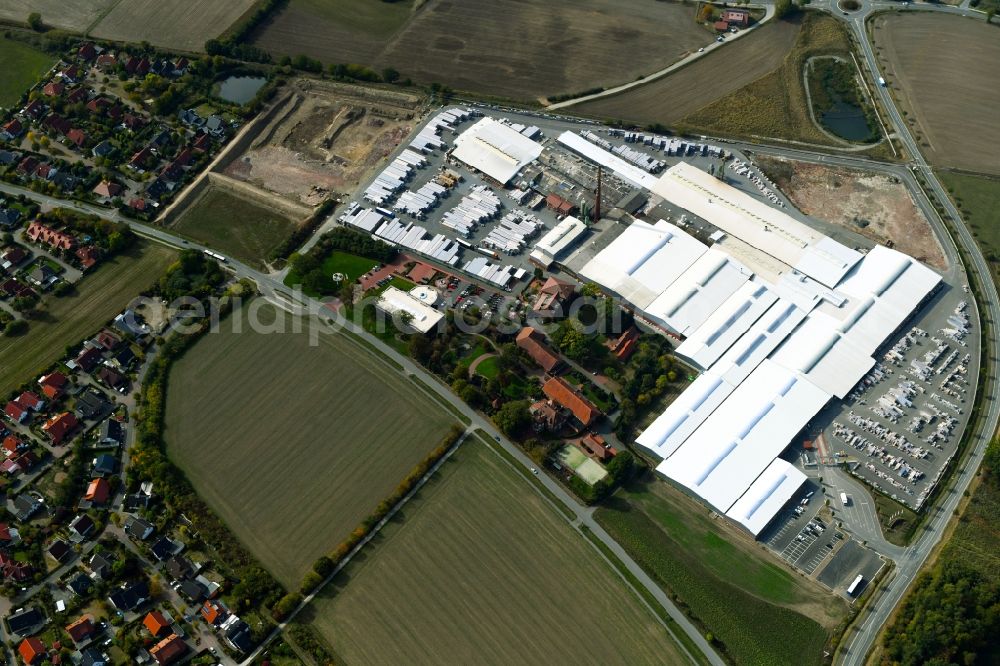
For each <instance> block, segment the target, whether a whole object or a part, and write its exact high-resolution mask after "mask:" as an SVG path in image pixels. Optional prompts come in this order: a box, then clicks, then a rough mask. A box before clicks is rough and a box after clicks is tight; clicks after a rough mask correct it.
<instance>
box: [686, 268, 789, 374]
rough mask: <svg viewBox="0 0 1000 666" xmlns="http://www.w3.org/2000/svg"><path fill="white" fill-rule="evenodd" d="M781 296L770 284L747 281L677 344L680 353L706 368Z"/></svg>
mask: <svg viewBox="0 0 1000 666" xmlns="http://www.w3.org/2000/svg"><path fill="white" fill-rule="evenodd" d="M777 299H778V297H777V296H776V295H775V293H774V292H773V291H771V290H770V289H768V288H767V285H765V284H763V283H761V282H755V281H751V282H746V283H744V284H743V286H741V287H740V288H739V289H737V290H736V291H735V292H733V295H732V296H730V297H729V298H727V299H726V300H725V302H723V303H722V305H720V306H719V307H718V308H717V309H716V310H715V312H713V313H712V314H711V315H709V317H708V319H706V320H705V323H703V324H702V325H701V326H699V327H698V328H696V329H695V330H694V331H692V332H691V334H690V335H689V336H688V338H687V340H685V341H684V342H682V343H681V344H680V346H678V347H677V354H678V355H680V356H683V357H684V358H686V359H688V360H690V361H691V362H692V363H693V364H694V365H695V366H696V367H698V368H700V369H701V370H706V369H708V368H709V367H711V366H712V364H713V363H715V362H716V361H717V360H718V359H719V357H720V356H722V355H723V354H724V353H725V352H726V350H727V349H729V348H730V347H731V346H732V345H733V343H735V342H736V341H737V340H739V339H740V337H741V336H742V335H743V334H744V333H746V331H747V330H748V329H749V328H750V327H751V326H752V325H753V324H754V322H756V321H757V319H758V318H759V317H760V316H761V315H762V314H764V312H766V311H767V309H768V308H770V307H771V305H772V304H773V303H774V302H775V301H776V300H777Z"/></svg>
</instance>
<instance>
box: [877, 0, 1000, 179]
mask: <svg viewBox="0 0 1000 666" xmlns="http://www.w3.org/2000/svg"><path fill="white" fill-rule="evenodd" d="M874 34H875V45H876V47H878V48H879V49H880V50H881V55H880V56H879V62H880V63H881V64H883V65H884V66H886V74H887V76H886V78H887V80H888V81H889V84H890V85H891V86H892V90H893V94H894V95H895V96H896V98H897V99H899V100H900V101H901V102H902V106H903V108H904V109H906V110H907V111H909V114H910V118H913V119H915V123H912V124H911V125H910V128H911V129H912V130H916V134H917V135H918V141H920V142H921V144H922V147H923V149H924V154H925V155H926V156H927V158H928V161H930V162H931V163H932V164H934V165H936V166H948V167H956V168H960V169H968V170H971V171H981V172H985V173H993V174H1000V158H998V157H997V148H996V146H997V144H998V143H1000V123H998V122H997V117H998V113H1000V112H998V109H1000V68H998V67H997V64H998V63H1000V29H998V28H997V26H995V25H987V24H986V23H985V22H984V21H981V20H972V19H966V18H961V17H955V16H941V15H931V14H929V13H925V14H917V13H913V14H910V13H905V14H889V15H886V16H882V17H879V18H878V19H876V21H875V30H874Z"/></svg>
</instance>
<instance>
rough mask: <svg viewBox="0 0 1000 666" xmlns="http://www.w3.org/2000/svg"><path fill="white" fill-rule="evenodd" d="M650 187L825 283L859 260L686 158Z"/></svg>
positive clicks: (830, 283)
mask: <svg viewBox="0 0 1000 666" xmlns="http://www.w3.org/2000/svg"><path fill="white" fill-rule="evenodd" d="M650 190H651V191H652V192H653V193H654V194H658V195H660V196H662V197H663V198H664V199H666V200H667V201H670V202H671V203H673V204H675V205H677V206H680V207H681V208H684V209H685V210H688V211H690V212H692V213H694V214H695V215H697V216H698V217H701V218H703V219H705V220H707V221H708V222H709V223H711V224H712V225H714V226H716V227H718V228H719V229H721V230H723V231H725V232H726V233H727V234H730V235H732V236H735V237H736V238H739V239H741V240H743V241H745V242H747V243H749V244H750V245H752V246H753V247H755V248H758V249H759V250H762V251H763V252H766V253H767V254H769V255H771V256H772V257H774V258H776V259H778V260H779V261H781V262H783V263H785V264H787V265H788V266H790V267H792V268H794V269H796V270H798V271H799V272H801V273H804V274H806V275H808V276H809V277H811V278H813V279H815V280H817V281H818V282H820V283H822V284H824V285H826V286H828V287H832V286H834V285H836V284H837V283H838V282H839V281H840V280H841V278H843V277H844V275H845V274H846V273H847V272H848V271H849V270H850V269H851V267H852V266H854V264H856V263H857V262H858V261H860V259H861V254H860V253H859V252H857V251H855V250H852V249H850V248H848V247H845V246H844V245H841V244H840V243H838V242H837V241H834V240H833V239H831V238H828V237H826V236H824V235H822V234H821V233H819V232H818V231H815V230H813V229H811V228H810V227H808V226H806V225H805V224H803V223H801V222H799V221H798V220H796V219H795V218H793V217H792V216H790V215H788V214H787V213H784V212H782V211H780V210H778V209H776V208H772V207H771V206H769V205H767V204H765V203H764V202H763V201H760V200H758V199H756V198H754V197H752V196H750V195H749V194H746V193H744V192H741V191H740V190H737V189H736V188H735V187H732V186H731V185H727V184H726V183H723V182H722V181H721V180H719V179H718V178H716V177H715V176H712V175H710V174H708V173H706V172H705V171H702V170H701V169H699V168H697V167H694V166H691V165H690V164H688V163H686V162H680V163H678V164H676V165H674V166H673V167H671V168H670V169H668V170H667V171H666V172H665V173H664V174H663V175H662V176H661V177H660V179H659V180H658V181H657V182H656V183H655V184H654V185H653V187H651V188H650Z"/></svg>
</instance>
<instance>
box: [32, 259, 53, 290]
mask: <svg viewBox="0 0 1000 666" xmlns="http://www.w3.org/2000/svg"><path fill="white" fill-rule="evenodd" d="M58 281H59V274H58V273H56V272H55V271H54V270H52V268H51V267H50V266H49V265H48V264H39V265H38V266H36V267H35V268H33V269H31V271H29V272H28V282H30V283H31V284H33V285H35V286H36V287H39V288H41V289H44V288H47V287H51V286H52V285H53V284H55V283H56V282H58Z"/></svg>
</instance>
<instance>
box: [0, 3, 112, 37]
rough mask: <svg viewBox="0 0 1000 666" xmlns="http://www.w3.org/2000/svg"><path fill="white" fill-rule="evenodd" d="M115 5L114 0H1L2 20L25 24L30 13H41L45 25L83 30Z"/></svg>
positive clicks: (0, 16)
mask: <svg viewBox="0 0 1000 666" xmlns="http://www.w3.org/2000/svg"><path fill="white" fill-rule="evenodd" d="M114 4H115V0H73V2H66V0H0V19H2V20H4V21H16V22H18V23H26V22H27V21H28V14H31V13H32V12H38V13H39V14H41V15H42V21H43V22H44V23H45V25H50V26H52V27H54V28H62V29H64V30H74V31H78V32H83V31H85V30H86V29H87V28H88V27H90V26H92V25H93V24H94V22H95V21H96V20H97V19H98V18H100V17H101V15H102V14H104V13H105V12H107V11H108V10H109V9H110V8H111V7H112V6H113V5H114Z"/></svg>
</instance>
